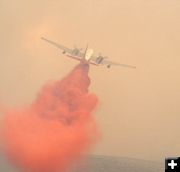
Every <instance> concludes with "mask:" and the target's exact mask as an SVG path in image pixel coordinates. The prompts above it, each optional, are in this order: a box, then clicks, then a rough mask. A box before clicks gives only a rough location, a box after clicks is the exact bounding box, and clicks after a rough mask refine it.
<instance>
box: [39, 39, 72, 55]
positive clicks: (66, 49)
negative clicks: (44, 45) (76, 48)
mask: <svg viewBox="0 0 180 172" xmlns="http://www.w3.org/2000/svg"><path fill="white" fill-rule="evenodd" d="M41 39H42V40H44V41H46V42H48V43H50V44H52V45H54V46H56V47H58V48H60V49H61V50H63V51H64V52H67V53H72V50H71V49H69V48H67V47H65V46H63V45H60V44H58V43H56V42H53V41H51V40H48V39H46V38H44V37H41Z"/></svg>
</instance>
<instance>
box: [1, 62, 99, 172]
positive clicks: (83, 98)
mask: <svg viewBox="0 0 180 172" xmlns="http://www.w3.org/2000/svg"><path fill="white" fill-rule="evenodd" d="M88 71H89V66H88V65H83V64H79V65H78V66H76V67H75V68H74V69H73V70H72V72H70V74H68V75H67V76H66V77H65V78H64V79H62V80H60V81H57V82H55V83H50V84H47V85H46V86H44V87H43V88H42V90H41V91H40V93H39V94H38V96H37V99H36V100H35V101H34V102H33V103H32V105H30V107H28V108H24V109H23V110H16V111H15V110H13V111H11V112H8V113H7V114H6V116H5V120H4V128H3V134H4V143H5V146H4V147H5V151H6V153H7V156H8V159H9V160H10V161H11V162H12V163H13V164H14V165H15V166H16V167H18V168H19V169H21V170H22V171H25V172H55V171H61V172H62V171H64V170H66V168H67V167H68V166H69V165H70V164H71V163H72V162H73V161H74V160H75V159H76V158H78V157H79V156H80V155H81V154H82V153H83V152H84V151H87V150H88V149H89V148H90V146H91V144H92V143H94V141H95V140H96V138H97V129H96V124H95V121H94V119H93V117H92V115H91V112H92V111H93V110H94V108H95V107H96V105H97V98H96V96H95V95H93V94H90V93H89V92H88V87H89V85H90V79H89V77H88Z"/></svg>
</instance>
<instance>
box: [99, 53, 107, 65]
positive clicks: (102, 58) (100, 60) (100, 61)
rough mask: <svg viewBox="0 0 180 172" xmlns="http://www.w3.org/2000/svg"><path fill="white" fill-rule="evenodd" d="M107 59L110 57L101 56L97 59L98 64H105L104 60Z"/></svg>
mask: <svg viewBox="0 0 180 172" xmlns="http://www.w3.org/2000/svg"><path fill="white" fill-rule="evenodd" d="M106 58H108V57H105V56H102V55H101V54H99V56H98V57H97V58H96V63H97V64H101V63H102V62H103V60H104V59H106Z"/></svg>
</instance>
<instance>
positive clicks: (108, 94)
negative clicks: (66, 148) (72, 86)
mask: <svg viewBox="0 0 180 172" xmlns="http://www.w3.org/2000/svg"><path fill="white" fill-rule="evenodd" d="M0 21H1V22H0V38H1V39H0V58H1V62H0V71H1V72H0V104H1V105H3V104H4V105H8V106H14V105H16V106H24V105H28V104H29V103H31V102H32V101H33V100H34V98H35V96H36V94H37V92H38V91H39V89H40V88H41V87H42V85H43V84H44V83H46V81H48V80H57V79H60V78H62V77H63V76H64V75H66V74H67V73H68V72H69V71H70V70H71V69H72V68H73V66H75V65H76V64H77V62H76V61H73V60H69V59H66V58H65V57H64V56H63V55H62V54H61V53H60V51H59V50H58V49H56V48H55V47H53V46H51V45H49V44H47V43H45V42H43V41H42V40H40V37H41V36H44V37H47V38H49V39H51V40H53V41H56V42H59V43H62V44H64V45H67V46H69V47H73V46H74V45H77V46H78V47H82V48H84V47H85V46H86V44H87V42H88V43H89V45H90V46H91V47H92V48H94V49H95V51H96V52H97V53H98V52H101V53H102V54H103V55H107V56H109V58H110V59H111V60H114V61H117V62H121V63H127V64H130V65H136V66H137V69H136V70H132V69H128V68H118V67H114V68H111V69H110V70H109V69H106V68H100V67H99V68H98V67H94V66H92V67H91V70H90V77H91V80H92V84H91V88H90V89H91V91H93V92H95V93H96V94H97V95H98V97H99V100H100V104H99V107H98V109H97V111H96V113H95V116H96V118H97V122H98V125H99V128H100V130H101V131H102V139H101V141H100V142H99V143H98V144H97V145H96V147H95V148H94V151H93V153H95V154H105V155H116V156H127V157H136V158H144V159H151V160H153V159H155V160H162V158H164V156H176V155H180V146H179V145H180V134H179V131H180V48H179V45H180V1H179V0H128V1H126V0H98V1H97V0H76V1H75V0H74V1H73V0H59V1H58V0H38V1H35V0H31V1H23V0H16V1H10V0H0Z"/></svg>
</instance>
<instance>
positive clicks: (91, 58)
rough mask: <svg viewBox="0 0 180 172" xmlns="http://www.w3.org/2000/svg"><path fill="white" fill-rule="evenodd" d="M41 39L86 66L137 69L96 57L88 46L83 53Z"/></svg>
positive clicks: (79, 50)
mask: <svg viewBox="0 0 180 172" xmlns="http://www.w3.org/2000/svg"><path fill="white" fill-rule="evenodd" d="M41 39H42V40H44V41H46V42H48V43H50V44H52V45H54V46H56V47H57V48H60V49H61V50H62V53H63V54H65V55H66V56H67V57H70V58H73V59H75V60H79V61H80V62H81V63H84V64H92V65H95V66H106V67H107V68H110V67H111V66H121V67H129V68H136V67H135V66H131V65H127V64H121V63H116V62H112V61H109V60H106V59H107V58H108V57H106V56H102V55H101V54H99V55H98V56H96V55H94V50H93V49H89V48H88V45H87V47H86V49H85V52H82V48H77V47H74V48H73V49H70V48H67V47H65V46H63V45H60V44H58V43H56V42H53V41H51V40H49V39H46V38H44V37H41Z"/></svg>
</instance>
